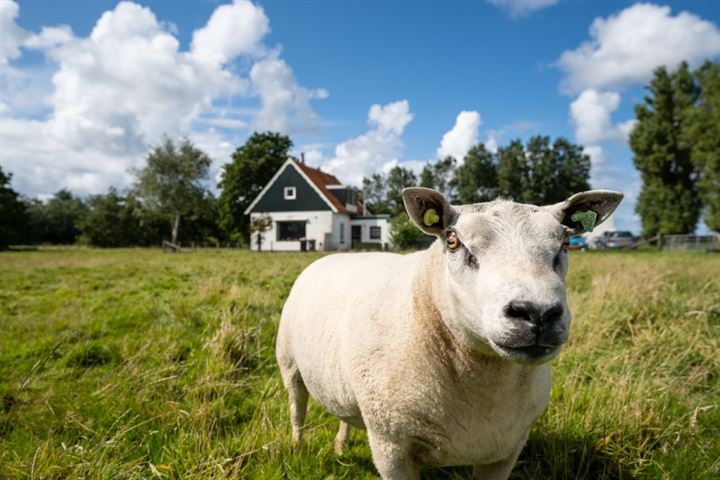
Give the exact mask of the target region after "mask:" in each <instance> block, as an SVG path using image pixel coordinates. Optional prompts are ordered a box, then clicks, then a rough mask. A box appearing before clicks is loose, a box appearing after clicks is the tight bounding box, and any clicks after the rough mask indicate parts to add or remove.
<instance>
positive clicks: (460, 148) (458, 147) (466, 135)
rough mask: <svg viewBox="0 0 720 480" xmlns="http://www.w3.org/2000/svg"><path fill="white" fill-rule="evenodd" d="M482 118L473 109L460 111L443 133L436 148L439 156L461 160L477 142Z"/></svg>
mask: <svg viewBox="0 0 720 480" xmlns="http://www.w3.org/2000/svg"><path fill="white" fill-rule="evenodd" d="M481 124H482V120H481V118H480V114H479V113H478V112H475V111H469V112H468V111H463V112H460V113H459V114H458V116H457V118H456V119H455V125H454V126H453V127H452V129H450V130H449V131H448V132H447V133H445V135H443V138H442V141H441V142H440V148H438V149H437V155H438V157H440V158H444V157H447V156H448V155H449V156H451V157H454V158H455V159H456V160H457V161H458V162H462V161H463V159H464V158H465V154H467V152H468V151H469V150H470V149H471V148H472V147H474V146H475V145H476V144H477V142H478V130H479V129H480V125H481Z"/></svg>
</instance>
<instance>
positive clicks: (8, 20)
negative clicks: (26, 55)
mask: <svg viewBox="0 0 720 480" xmlns="http://www.w3.org/2000/svg"><path fill="white" fill-rule="evenodd" d="M19 11H20V8H19V7H18V4H17V3H15V2H14V1H12V0H0V65H7V64H8V62H9V61H10V60H14V59H16V58H18V57H19V56H20V47H21V46H22V43H23V42H24V41H25V39H26V38H27V36H28V34H27V32H25V31H24V30H23V29H22V28H20V27H18V25H17V24H16V23H15V18H17V16H18V12H19Z"/></svg>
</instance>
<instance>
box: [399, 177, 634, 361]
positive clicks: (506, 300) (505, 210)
mask: <svg viewBox="0 0 720 480" xmlns="http://www.w3.org/2000/svg"><path fill="white" fill-rule="evenodd" d="M622 198H623V195H622V194H621V193H619V192H614V191H610V190H592V191H588V192H582V193H578V194H575V195H573V196H571V197H570V198H568V199H567V200H565V201H564V202H561V203H558V204H555V205H549V206H545V207H537V206H535V205H526V204H520V203H515V202H512V201H508V200H495V201H493V202H487V203H478V204H472V205H461V206H451V205H450V204H449V202H448V201H447V200H446V199H445V197H443V195H442V194H440V193H439V192H437V191H435V190H431V189H427V188H420V187H416V188H406V189H405V190H403V200H404V202H405V208H406V209H407V211H408V213H409V215H410V217H411V218H412V220H413V221H414V222H415V224H416V225H417V226H418V228H420V229H421V230H422V231H423V232H425V233H427V234H430V235H435V236H436V237H438V238H439V239H440V242H442V255H443V258H444V261H443V262H442V263H443V265H444V272H437V274H438V275H440V274H442V275H445V280H446V281H445V282H443V284H444V285H447V288H448V290H449V291H448V292H447V297H446V298H447V299H448V302H447V303H448V305H445V306H443V307H444V308H443V319H444V321H445V322H446V324H447V325H448V326H449V327H450V329H451V330H452V331H453V332H454V333H455V334H456V336H458V337H459V338H460V339H461V340H463V341H464V342H467V343H469V344H470V346H472V347H473V348H477V349H480V350H484V351H487V352H493V354H496V355H500V356H501V357H503V358H507V359H510V360H513V361H518V362H521V363H541V362H545V361H548V360H550V359H552V358H553V357H555V356H556V355H557V354H558V352H559V351H560V348H561V347H562V345H563V344H564V343H565V341H566V340H567V337H568V330H569V327H570V320H571V315H570V311H569V309H568V306H567V301H566V296H565V274H566V272H567V266H568V260H567V253H566V250H567V241H568V237H569V236H570V235H574V234H579V233H583V232H585V231H588V230H591V229H592V228H593V227H594V226H595V225H597V224H600V223H602V222H603V221H604V220H605V219H606V218H607V217H609V216H610V214H611V213H612V212H613V211H614V210H615V208H616V207H617V205H618V204H619V203H620V201H621V200H622ZM435 248H438V247H437V246H435Z"/></svg>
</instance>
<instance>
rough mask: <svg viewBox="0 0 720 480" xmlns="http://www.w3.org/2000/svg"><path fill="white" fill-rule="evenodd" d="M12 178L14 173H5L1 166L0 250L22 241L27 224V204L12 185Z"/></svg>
mask: <svg viewBox="0 0 720 480" xmlns="http://www.w3.org/2000/svg"><path fill="white" fill-rule="evenodd" d="M10 180H12V174H10V173H8V174H6V173H4V172H3V170H2V167H0V250H3V249H5V248H7V247H8V246H9V245H10V244H12V243H20V242H22V241H23V232H24V230H25V228H26V224H27V213H26V211H25V205H24V204H23V202H22V201H20V196H19V195H18V193H17V192H16V191H15V190H13V189H12V188H11V187H10Z"/></svg>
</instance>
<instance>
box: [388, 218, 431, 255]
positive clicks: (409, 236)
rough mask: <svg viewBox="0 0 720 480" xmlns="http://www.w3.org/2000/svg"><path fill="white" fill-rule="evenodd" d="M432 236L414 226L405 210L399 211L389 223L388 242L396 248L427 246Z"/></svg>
mask: <svg viewBox="0 0 720 480" xmlns="http://www.w3.org/2000/svg"><path fill="white" fill-rule="evenodd" d="M433 240H434V238H432V237H430V236H428V235H426V234H424V233H423V232H421V231H420V229H419V228H417V227H416V226H415V224H414V223H413V221H412V220H411V219H410V216H409V215H408V214H407V213H406V212H400V213H399V214H398V215H395V217H394V218H393V219H392V222H391V223H390V243H391V244H392V245H393V247H394V248H395V249H397V250H406V249H408V248H417V247H422V246H427V245H429V244H430V243H432V241H433Z"/></svg>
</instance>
